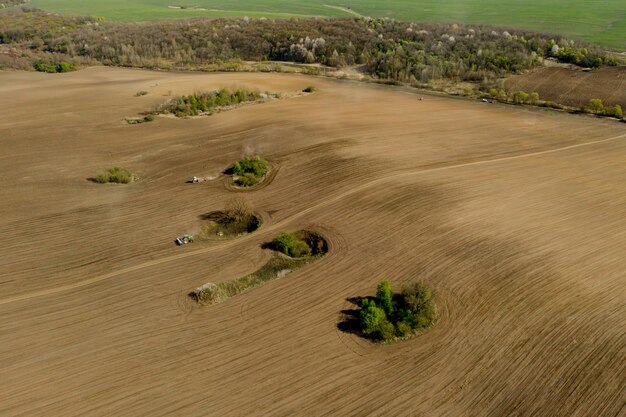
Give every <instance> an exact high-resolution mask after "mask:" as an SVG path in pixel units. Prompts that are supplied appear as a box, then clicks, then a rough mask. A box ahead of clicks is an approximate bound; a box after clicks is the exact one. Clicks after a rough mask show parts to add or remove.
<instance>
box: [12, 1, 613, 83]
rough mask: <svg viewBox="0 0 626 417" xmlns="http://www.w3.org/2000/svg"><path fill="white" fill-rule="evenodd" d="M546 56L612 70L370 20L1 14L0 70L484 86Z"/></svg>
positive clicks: (533, 45)
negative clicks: (343, 70)
mask: <svg viewBox="0 0 626 417" xmlns="http://www.w3.org/2000/svg"><path fill="white" fill-rule="evenodd" d="M545 58H554V59H557V60H560V61H563V62H572V63H576V64H578V65H581V66H587V67H600V66H606V65H618V64H620V61H619V60H618V58H617V57H616V56H614V55H611V54H610V53H609V52H608V51H607V50H606V49H604V48H602V47H600V46H595V45H590V44H587V43H584V42H579V41H576V42H574V41H572V40H569V39H566V38H564V37H561V36H557V35H550V34H543V33H536V32H530V31H521V30H512V29H508V30H505V29H503V28H494V27H489V26H481V25H460V24H430V23H411V22H400V21H396V20H392V19H371V18H341V19H338V18H308V19H264V18H261V19H248V18H223V19H209V18H197V19H186V20H168V21H157V22H149V23H118V22H104V21H103V20H102V19H99V18H94V17H71V16H60V15H55V14H50V13H47V12H43V11H41V10H37V9H29V8H21V9H16V10H12V11H10V12H6V13H2V14H1V15H0V68H22V69H32V68H34V67H35V66H36V65H37V64H40V68H41V64H44V65H56V64H58V63H59V62H61V61H65V62H70V63H72V64H77V65H81V64H96V63H99V64H104V65H115V66H132V67H143V68H172V69H173V68H185V69H193V68H201V67H202V66H205V65H207V64H215V63H226V62H233V61H237V60H243V61H294V62H299V63H317V64H323V65H326V66H329V67H335V68H339V67H344V66H350V65H361V66H362V67H363V68H364V70H365V72H366V73H367V74H369V75H371V76H372V77H374V78H377V79H381V80H392V81H398V82H409V83H415V82H418V83H426V82H430V81H432V80H441V79H443V80H452V81H471V82H480V83H483V84H484V85H485V86H486V85H493V83H494V81H495V80H496V79H498V78H501V77H502V76H504V75H506V74H509V73H514V72H519V71H521V70H525V69H529V68H532V67H534V66H537V65H540V64H541V62H542V60H543V59H545Z"/></svg>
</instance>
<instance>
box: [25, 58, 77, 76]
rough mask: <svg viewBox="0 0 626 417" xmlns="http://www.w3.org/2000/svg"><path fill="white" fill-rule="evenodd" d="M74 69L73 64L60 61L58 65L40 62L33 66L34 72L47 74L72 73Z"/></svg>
mask: <svg viewBox="0 0 626 417" xmlns="http://www.w3.org/2000/svg"><path fill="white" fill-rule="evenodd" d="M75 69H76V68H75V67H74V64H71V63H69V62H65V61H61V62H59V63H58V64H46V63H45V62H40V63H38V64H35V70H37V71H39V72H47V73H51V74H54V73H57V72H70V71H74V70H75Z"/></svg>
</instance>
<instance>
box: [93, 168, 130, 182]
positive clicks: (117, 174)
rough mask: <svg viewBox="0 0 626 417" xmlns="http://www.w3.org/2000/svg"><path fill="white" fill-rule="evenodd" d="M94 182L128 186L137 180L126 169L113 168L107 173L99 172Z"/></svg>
mask: <svg viewBox="0 0 626 417" xmlns="http://www.w3.org/2000/svg"><path fill="white" fill-rule="evenodd" d="M93 180H94V181H95V182H97V183H100V184H106V183H115V184H128V183H130V182H133V181H134V180H135V176H134V175H133V174H131V173H130V171H129V170H127V169H126V168H120V167H111V168H109V169H108V170H106V171H102V172H99V173H98V174H96V176H95V177H94V178H93Z"/></svg>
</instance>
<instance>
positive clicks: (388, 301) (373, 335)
mask: <svg viewBox="0 0 626 417" xmlns="http://www.w3.org/2000/svg"><path fill="white" fill-rule="evenodd" d="M435 316H436V310H435V305H434V303H433V301H432V299H431V291H430V289H429V288H428V287H426V286H425V285H423V284H421V283H414V284H411V285H408V286H405V287H404V288H403V289H402V291H401V292H400V293H394V292H393V291H392V290H391V284H390V283H389V282H388V281H382V282H381V283H380V284H378V288H377V290H376V296H375V297H370V298H364V299H363V300H362V301H361V310H360V311H359V324H360V332H361V334H362V335H363V336H364V337H366V338H368V339H370V340H373V341H377V342H388V341H391V340H394V339H396V338H403V337H407V336H409V335H411V334H413V333H415V332H416V331H419V330H421V329H425V328H427V327H429V326H430V325H431V324H432V323H433V320H434V319H435Z"/></svg>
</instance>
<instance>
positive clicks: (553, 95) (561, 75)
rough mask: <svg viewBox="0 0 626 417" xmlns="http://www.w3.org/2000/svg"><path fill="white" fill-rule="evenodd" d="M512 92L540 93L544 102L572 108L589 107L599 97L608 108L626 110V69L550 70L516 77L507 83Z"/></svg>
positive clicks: (543, 69) (551, 68)
mask: <svg viewBox="0 0 626 417" xmlns="http://www.w3.org/2000/svg"><path fill="white" fill-rule="evenodd" d="M505 86H506V88H507V90H509V91H518V90H521V91H525V92H527V93H531V92H533V91H536V92H537V93H539V97H540V99H541V100H547V101H554V102H555V103H559V104H565V105H567V106H572V107H580V106H583V105H587V104H589V100H590V99H592V98H599V99H601V100H602V102H603V103H604V104H605V106H614V105H616V104H619V105H620V106H622V108H623V109H626V67H606V68H600V69H596V70H593V71H588V72H586V71H582V70H580V69H576V70H574V69H569V68H561V67H546V68H540V69H538V70H535V71H532V72H529V73H526V74H521V75H514V76H512V77H510V78H509V79H507V80H506V82H505Z"/></svg>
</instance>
